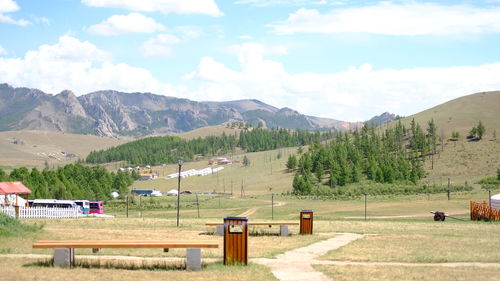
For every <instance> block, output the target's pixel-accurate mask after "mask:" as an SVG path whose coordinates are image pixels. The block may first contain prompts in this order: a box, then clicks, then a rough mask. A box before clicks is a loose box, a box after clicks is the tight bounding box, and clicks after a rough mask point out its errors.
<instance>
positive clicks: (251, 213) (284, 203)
mask: <svg viewBox="0 0 500 281" xmlns="http://www.w3.org/2000/svg"><path fill="white" fill-rule="evenodd" d="M285 205H286V202H281V201H280V202H275V203H274V206H275V207H281V206H285ZM260 208H261V207H253V208H250V209H248V210H246V211H245V212H243V213H241V214H239V215H237V217H249V216H251V215H253V214H254V213H255V212H256V211H257V210H258V209H260Z"/></svg>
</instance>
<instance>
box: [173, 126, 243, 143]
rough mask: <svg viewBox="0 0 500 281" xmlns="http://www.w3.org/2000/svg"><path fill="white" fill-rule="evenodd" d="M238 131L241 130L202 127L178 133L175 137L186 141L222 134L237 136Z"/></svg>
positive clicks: (225, 127) (222, 127) (224, 127)
mask: <svg viewBox="0 0 500 281" xmlns="http://www.w3.org/2000/svg"><path fill="white" fill-rule="evenodd" d="M240 131H241V129H238V128H234V129H231V128H228V127H227V126H226V125H216V126H207V127H202V128H198V129H195V130H192V131H189V132H185V133H180V134H178V135H177V136H179V137H181V138H183V139H186V140H190V139H195V138H198V137H201V138H204V137H208V136H220V135H222V133H225V134H226V135H235V134H236V136H239V135H240Z"/></svg>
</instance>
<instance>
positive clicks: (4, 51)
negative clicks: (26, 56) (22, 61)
mask: <svg viewBox="0 0 500 281" xmlns="http://www.w3.org/2000/svg"><path fill="white" fill-rule="evenodd" d="M5 54H7V50H5V49H4V47H2V45H0V55H5Z"/></svg>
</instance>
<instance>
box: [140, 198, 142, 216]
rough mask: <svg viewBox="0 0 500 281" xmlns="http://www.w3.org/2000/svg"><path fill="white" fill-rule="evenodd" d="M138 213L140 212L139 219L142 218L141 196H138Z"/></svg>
mask: <svg viewBox="0 0 500 281" xmlns="http://www.w3.org/2000/svg"><path fill="white" fill-rule="evenodd" d="M139 211H140V214H141V218H142V196H141V195H139Z"/></svg>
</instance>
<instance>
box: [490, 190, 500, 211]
mask: <svg viewBox="0 0 500 281" xmlns="http://www.w3.org/2000/svg"><path fill="white" fill-rule="evenodd" d="M491 208H495V209H500V193H499V194H495V195H493V196H491Z"/></svg>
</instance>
